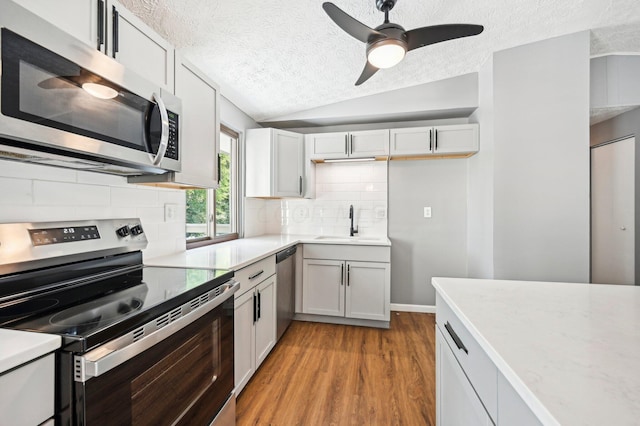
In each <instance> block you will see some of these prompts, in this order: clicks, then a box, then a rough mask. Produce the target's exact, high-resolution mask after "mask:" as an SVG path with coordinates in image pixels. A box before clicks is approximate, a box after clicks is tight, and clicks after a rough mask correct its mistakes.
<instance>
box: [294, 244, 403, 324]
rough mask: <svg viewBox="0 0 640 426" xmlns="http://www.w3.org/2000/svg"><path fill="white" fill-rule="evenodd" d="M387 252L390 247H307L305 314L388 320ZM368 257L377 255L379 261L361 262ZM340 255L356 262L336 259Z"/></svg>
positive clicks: (303, 269)
mask: <svg viewBox="0 0 640 426" xmlns="http://www.w3.org/2000/svg"><path fill="white" fill-rule="evenodd" d="M372 249H373V251H372ZM387 253H388V247H370V246H369V247H366V248H364V249H361V248H359V247H358V246H331V245H309V244H305V248H304V256H305V259H304V261H303V267H302V274H303V277H302V312H303V313H305V314H314V315H327V316H336V317H345V318H355V319H366V320H379V321H389V310H390V306H389V304H390V302H389V298H390V289H391V286H390V282H391V268H390V264H389V262H388V261H384V260H387V258H386V254H387ZM369 254H373V255H374V257H372V258H371V260H380V261H371V262H369V261H362V259H367V258H369ZM307 256H309V257H307ZM314 256H316V257H314ZM340 256H344V257H343V259H344V258H345V257H346V259H350V258H352V259H354V260H342V259H335V258H336V257H340ZM376 256H377V258H376ZM319 257H321V258H319ZM356 259H357V260H356Z"/></svg>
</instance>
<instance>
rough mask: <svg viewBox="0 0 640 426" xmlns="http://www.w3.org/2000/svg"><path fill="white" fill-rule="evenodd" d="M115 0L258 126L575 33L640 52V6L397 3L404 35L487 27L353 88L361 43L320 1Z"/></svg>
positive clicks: (599, 47)
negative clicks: (442, 27)
mask: <svg viewBox="0 0 640 426" xmlns="http://www.w3.org/2000/svg"><path fill="white" fill-rule="evenodd" d="M121 1H122V3H123V4H124V5H125V6H126V7H127V8H129V9H130V10H132V11H133V12H134V13H135V14H136V15H138V16H139V17H140V18H141V19H142V20H143V21H144V22H146V23H147V24H148V25H149V26H151V27H152V28H154V29H155V30H156V31H157V32H159V33H160V34H161V35H162V36H164V37H165V38H166V39H168V40H169V41H170V42H172V43H173V44H174V45H175V46H176V47H177V48H178V49H182V50H183V51H184V52H185V54H186V56H187V57H189V58H190V59H191V60H192V62H194V63H195V64H197V65H198V66H199V67H200V68H202V69H203V71H204V72H205V73H207V74H208V75H210V76H211V78H212V79H214V80H215V81H217V82H218V84H220V86H221V88H222V93H223V95H225V96H226V97H227V98H228V99H229V100H231V101H232V102H233V103H235V104H236V105H237V106H238V107H239V108H240V109H242V110H243V111H245V112H246V113H247V114H249V115H250V116H251V117H253V118H254V119H255V120H257V121H263V120H265V119H271V118H275V117H280V116H285V115H287V114H291V113H294V112H299V111H303V110H306V109H310V108H315V107H318V106H321V105H327V104H331V103H335V102H339V101H344V100H347V99H353V98H358V97H362V96H366V95H371V94H375V93H381V92H386V91H390V90H394V89H399V88H404V87H409V86H414V85H418V84H422V83H427V82H431V81H436V80H441V79H444V78H448V77H453V76H457V75H461V74H465V73H469V72H475V71H477V70H478V69H479V67H480V66H481V65H482V64H483V63H484V62H485V61H486V60H487V59H488V58H489V56H490V55H491V53H492V52H495V51H498V50H502V49H506V48H509V47H514V46H518V45H522V44H526V43H530V42H534V41H538V40H542V39H546V38H550V37H554V36H559V35H563V34H569V33H572V32H576V31H580V30H586V29H599V30H597V31H595V32H594V36H593V38H592V40H593V41H592V54H601V53H607V52H614V51H618V52H619V51H625V52H629V51H634V52H640V37H638V34H639V33H640V3H639V2H638V0H563V1H558V0H484V1H478V0H474V1H472V0H455V1H451V0H449V1H445V0H398V2H397V4H396V6H395V8H394V9H393V10H392V11H391V13H390V20H391V21H392V22H395V23H398V24H400V25H402V26H403V27H404V28H405V29H407V30H409V29H413V28H416V27H422V26H427V25H438V24H446V23H472V24H481V25H484V27H485V30H484V32H483V33H482V34H480V35H479V36H475V37H468V38H463V39H458V40H453V41H448V42H444V43H440V44H436V45H432V46H427V47H424V48H421V49H418V50H415V51H412V52H410V53H409V54H407V56H406V57H405V59H404V60H403V61H402V62H401V63H400V64H399V65H397V66H396V67H394V68H391V69H387V70H381V71H379V72H378V73H377V74H376V75H374V76H373V77H372V78H371V79H370V80H369V81H367V82H366V83H364V84H363V85H361V86H358V87H356V86H354V83H355V81H356V79H357V78H358V76H359V75H360V72H361V70H362V68H363V66H364V62H365V46H364V44H362V43H361V42H359V41H357V40H355V39H354V38H352V37H350V36H349V35H347V34H346V33H344V32H343V31H342V30H341V29H340V28H338V27H337V26H336V24H334V23H333V21H331V20H330V19H329V17H328V16H327V15H326V14H325V12H324V11H323V9H322V0H291V1H278V0H275V1H274V0H270V1H258V0H231V1H229V0H227V1H222V0H121ZM333 2H334V3H335V4H336V5H337V6H338V7H340V8H341V9H343V10H344V11H345V12H347V13H348V14H350V15H352V16H353V17H355V18H356V19H358V20H359V21H361V22H362V23H364V24H366V25H369V26H370V27H375V26H377V25H379V24H381V23H382V21H383V14H382V13H380V12H379V11H378V10H377V9H376V8H375V1H374V0H348V1H347V0H333Z"/></svg>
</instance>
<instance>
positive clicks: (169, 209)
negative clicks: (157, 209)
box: [164, 204, 178, 222]
mask: <svg viewBox="0 0 640 426" xmlns="http://www.w3.org/2000/svg"><path fill="white" fill-rule="evenodd" d="M176 220H178V205H177V204H165V205H164V221H165V222H175V221H176Z"/></svg>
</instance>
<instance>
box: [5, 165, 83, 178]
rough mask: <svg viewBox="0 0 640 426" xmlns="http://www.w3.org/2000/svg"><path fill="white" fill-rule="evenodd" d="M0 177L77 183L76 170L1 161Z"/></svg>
mask: <svg viewBox="0 0 640 426" xmlns="http://www.w3.org/2000/svg"><path fill="white" fill-rule="evenodd" d="M0 176H5V177H15V178H23V179H38V180H51V181H56V182H75V181H76V171H75V170H69V169H63V168H60V167H51V166H41V165H38V164H29V163H21V162H18V161H8V160H0Z"/></svg>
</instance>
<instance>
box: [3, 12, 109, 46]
mask: <svg viewBox="0 0 640 426" xmlns="http://www.w3.org/2000/svg"><path fill="white" fill-rule="evenodd" d="M14 2H15V3H17V4H19V5H20V6H22V7H24V8H25V9H28V10H30V11H31V12H33V13H35V14H36V15H38V16H40V17H42V18H43V19H45V20H47V21H49V22H51V23H52V24H53V25H55V26H56V27H58V28H60V29H61V30H63V31H65V32H67V33H69V34H71V35H72V36H74V37H76V38H77V39H79V40H81V41H83V42H84V43H87V44H88V45H90V46H93V47H95V48H96V49H100V50H101V49H102V48H101V45H100V44H99V41H98V32H99V30H100V29H104V27H100V25H104V15H103V13H104V2H103V1H99V0H91V1H88V0H64V1H50V0H49V1H45V0H14ZM100 4H102V9H100V7H99V5H100ZM100 18H102V19H100ZM100 22H102V24H100ZM102 34H104V32H102ZM102 45H104V42H103V43H102Z"/></svg>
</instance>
